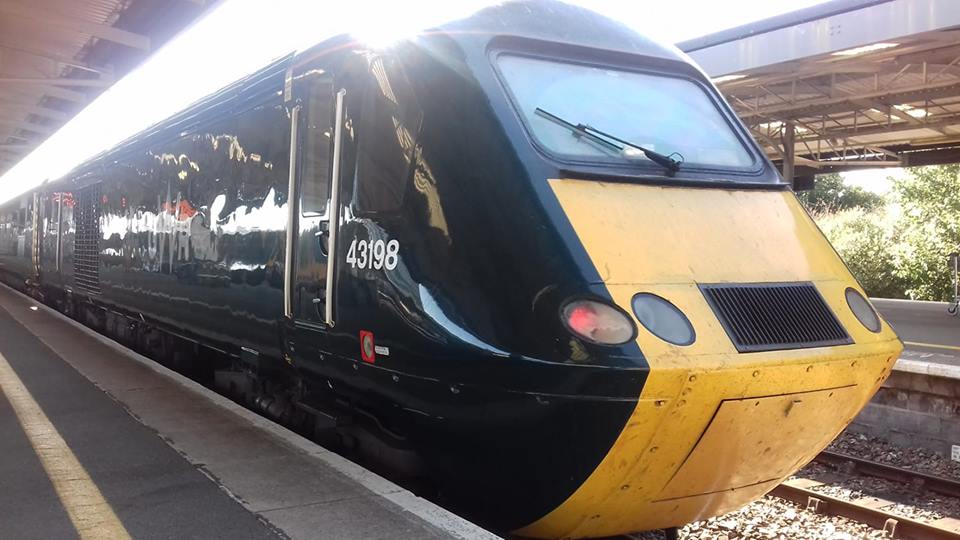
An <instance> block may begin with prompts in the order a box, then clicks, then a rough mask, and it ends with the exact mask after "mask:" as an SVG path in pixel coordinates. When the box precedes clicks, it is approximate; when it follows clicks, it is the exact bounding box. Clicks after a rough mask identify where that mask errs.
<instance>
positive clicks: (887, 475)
mask: <svg viewBox="0 0 960 540" xmlns="http://www.w3.org/2000/svg"><path fill="white" fill-rule="evenodd" d="M813 460H814V461H816V462H818V463H824V464H829V465H836V466H839V467H842V466H843V465H846V464H851V465H852V466H853V467H854V468H855V469H856V470H857V471H858V472H860V473H861V474H863V475H865V476H873V477H875V478H882V479H884V480H892V481H894V482H903V483H907V484H909V483H916V484H919V485H920V486H922V487H924V488H926V489H928V490H930V491H933V492H935V493H939V494H941V495H948V496H950V497H957V498H960V481H957V480H953V479H950V478H941V477H939V476H934V475H931V474H926V473H922V472H918V471H914V470H911V469H904V468H902V467H895V466H893V465H887V464H885V463H877V462H876V461H871V460H869V459H863V458H859V457H854V456H851V455H848V454H841V453H838V452H829V451H826V450H824V451H823V452H820V454H819V455H817V457H815V458H813Z"/></svg>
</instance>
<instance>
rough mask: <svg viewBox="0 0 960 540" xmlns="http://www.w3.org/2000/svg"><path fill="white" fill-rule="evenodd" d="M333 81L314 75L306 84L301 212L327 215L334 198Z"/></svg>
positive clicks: (302, 146) (301, 150) (301, 149)
mask: <svg viewBox="0 0 960 540" xmlns="http://www.w3.org/2000/svg"><path fill="white" fill-rule="evenodd" d="M333 104H334V94H333V81H331V80H330V79H329V78H314V79H313V80H310V81H308V82H307V83H306V84H305V85H304V96H303V105H304V107H303V112H302V113H301V114H302V117H301V119H300V129H301V134H300V137H299V139H300V141H301V144H300V147H299V149H298V151H299V153H300V158H299V159H298V161H299V167H300V174H299V178H300V212H301V213H302V214H303V215H304V216H325V215H326V214H327V200H328V199H329V198H330V158H331V149H332V148H333V107H334V105H333Z"/></svg>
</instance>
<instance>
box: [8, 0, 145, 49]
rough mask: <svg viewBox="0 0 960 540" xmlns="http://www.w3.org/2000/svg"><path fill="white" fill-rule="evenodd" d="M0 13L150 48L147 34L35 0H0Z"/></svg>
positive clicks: (116, 41) (136, 46) (44, 25)
mask: <svg viewBox="0 0 960 540" xmlns="http://www.w3.org/2000/svg"><path fill="white" fill-rule="evenodd" d="M0 13H3V14H5V15H7V16H9V17H11V18H16V19H21V20H27V21H31V22H34V23H37V24H40V25H43V27H45V28H50V27H53V28H58V29H62V30H67V31H71V32H78V33H81V34H86V35H90V36H93V37H96V38H99V39H105V40H107V41H112V42H114V43H119V44H120V45H125V46H127V47H131V48H134V49H140V50H143V51H148V50H150V38H149V37H147V36H144V35H141V34H137V33H134V32H128V31H127V30H121V29H119V28H114V27H113V26H110V25H107V24H100V23H95V22H91V21H85V20H82V19H77V18H72V17H68V16H66V15H62V14H60V13H57V12H55V11H51V10H47V9H43V8H39V7H37V3H36V2H34V3H33V4H31V5H25V4H20V3H19V2H12V1H10V0H0Z"/></svg>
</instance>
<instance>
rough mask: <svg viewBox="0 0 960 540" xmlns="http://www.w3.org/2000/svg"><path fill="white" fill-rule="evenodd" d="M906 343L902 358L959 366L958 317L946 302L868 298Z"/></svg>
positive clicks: (959, 329) (959, 330)
mask: <svg viewBox="0 0 960 540" xmlns="http://www.w3.org/2000/svg"><path fill="white" fill-rule="evenodd" d="M870 301H871V302H873V305H874V306H875V307H876V308H877V310H878V311H879V312H880V314H881V315H883V318H884V319H886V320H887V322H888V323H890V326H892V327H893V329H894V331H896V332H897V335H898V336H900V339H901V340H903V344H904V346H905V350H904V354H903V356H902V357H901V358H904V359H910V360H917V361H924V362H928V363H934V364H945V365H952V366H958V367H960V317H954V316H952V315H950V314H949V313H947V303H946V302H920V301H914V300H890V299H885V298H871V299H870Z"/></svg>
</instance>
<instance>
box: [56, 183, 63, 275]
mask: <svg viewBox="0 0 960 540" xmlns="http://www.w3.org/2000/svg"><path fill="white" fill-rule="evenodd" d="M62 271H63V192H59V193H57V273H58V274H59V273H60V272H62Z"/></svg>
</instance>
